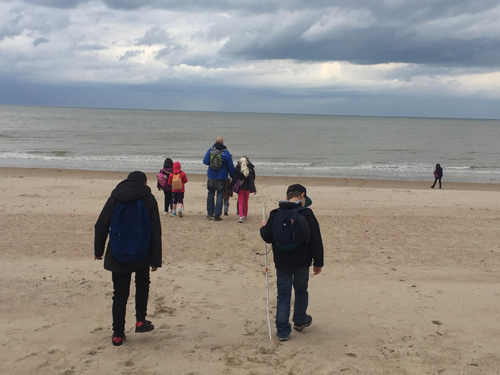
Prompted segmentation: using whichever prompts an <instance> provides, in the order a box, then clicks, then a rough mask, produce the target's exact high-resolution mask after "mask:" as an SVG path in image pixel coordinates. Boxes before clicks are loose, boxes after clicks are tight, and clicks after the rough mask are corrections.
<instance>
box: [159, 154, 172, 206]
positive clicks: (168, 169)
mask: <svg viewBox="0 0 500 375" xmlns="http://www.w3.org/2000/svg"><path fill="white" fill-rule="evenodd" d="M173 164H174V163H173V162H172V159H170V158H166V159H165V162H164V163H163V168H162V169H160V172H158V174H157V175H156V187H157V189H158V191H160V190H163V194H164V195H165V209H164V211H163V213H164V214H165V215H167V214H168V209H169V208H170V209H171V208H172V185H169V184H168V177H169V176H170V173H172V171H173Z"/></svg>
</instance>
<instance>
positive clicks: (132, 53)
mask: <svg viewBox="0 0 500 375" xmlns="http://www.w3.org/2000/svg"><path fill="white" fill-rule="evenodd" d="M143 53H144V51H143V50H141V51H135V50H129V51H127V52H125V54H124V55H123V56H121V57H120V58H119V60H120V61H127V60H128V59H130V58H132V57H135V56H138V55H141V54H143Z"/></svg>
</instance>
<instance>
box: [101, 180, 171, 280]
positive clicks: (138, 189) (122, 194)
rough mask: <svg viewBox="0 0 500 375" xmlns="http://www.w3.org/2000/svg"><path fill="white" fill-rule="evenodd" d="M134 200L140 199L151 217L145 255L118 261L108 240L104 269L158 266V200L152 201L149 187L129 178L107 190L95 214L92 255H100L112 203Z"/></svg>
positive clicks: (112, 209) (111, 213) (102, 251)
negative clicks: (135, 260) (147, 247)
mask: <svg viewBox="0 0 500 375" xmlns="http://www.w3.org/2000/svg"><path fill="white" fill-rule="evenodd" d="M137 199H142V201H143V203H144V206H145V207H146V210H147V211H148V214H149V219H150V220H151V242H150V246H149V254H148V256H147V257H146V258H145V259H143V260H141V261H140V262H136V263H124V262H119V261H118V260H116V259H115V257H114V256H113V254H112V252H111V249H110V247H109V241H108V246H107V248H106V255H105V257H104V268H105V269H107V270H108V271H112V272H136V271H138V270H141V269H144V267H149V266H151V267H161V262H162V242H161V222H160V214H159V213H158V203H157V202H156V199H155V197H154V196H153V195H152V194H151V189H150V188H149V186H147V185H145V184H143V183H141V182H138V181H134V180H129V179H127V180H124V181H122V182H120V183H119V184H118V185H117V186H116V188H115V189H114V190H113V191H112V192H111V196H110V197H109V198H108V201H107V202H106V204H105V205H104V208H103V209H102V211H101V214H100V215H99V219H98V220H97V222H96V223H95V239H94V255H95V256H96V257H101V256H102V255H103V254H104V247H105V245H106V239H107V238H108V234H109V226H110V224H111V218H112V216H113V212H114V211H115V207H116V204H117V203H118V202H121V203H126V202H133V201H135V200H137Z"/></svg>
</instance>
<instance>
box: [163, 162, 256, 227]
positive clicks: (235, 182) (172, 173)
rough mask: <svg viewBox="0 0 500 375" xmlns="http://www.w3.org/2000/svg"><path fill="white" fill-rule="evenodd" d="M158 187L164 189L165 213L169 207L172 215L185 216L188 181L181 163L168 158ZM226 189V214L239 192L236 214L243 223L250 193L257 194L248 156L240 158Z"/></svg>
mask: <svg viewBox="0 0 500 375" xmlns="http://www.w3.org/2000/svg"><path fill="white" fill-rule="evenodd" d="M156 179H157V182H156V187H157V188H158V190H159V191H160V190H163V193H164V195H165V209H164V214H165V215H168V212H169V209H170V210H171V211H172V216H179V217H182V216H183V209H184V192H185V184H186V183H187V182H188V179H187V176H186V173H184V171H182V169H181V163H179V162H178V161H176V162H175V163H174V162H172V159H170V158H167V159H165V162H164V163H163V168H162V169H160V172H159V173H158V175H157V176H156ZM225 183H226V184H225V189H224V215H225V216H227V215H229V198H230V197H232V196H233V193H236V194H238V201H237V204H236V214H237V215H239V218H238V223H243V222H244V221H246V220H247V217H248V200H249V197H250V194H251V193H253V194H256V193H257V190H256V189H255V167H254V165H253V164H252V163H251V162H250V160H248V157H246V156H243V157H241V158H240V160H239V162H238V165H237V166H236V168H235V173H234V178H233V179H232V180H231V179H229V178H228V179H227V180H226V182H225Z"/></svg>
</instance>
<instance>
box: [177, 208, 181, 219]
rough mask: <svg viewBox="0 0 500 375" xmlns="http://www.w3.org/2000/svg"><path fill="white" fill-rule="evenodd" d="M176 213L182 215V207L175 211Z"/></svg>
mask: <svg viewBox="0 0 500 375" xmlns="http://www.w3.org/2000/svg"><path fill="white" fill-rule="evenodd" d="M177 213H178V214H179V217H182V209H180V208H179V211H177Z"/></svg>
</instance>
